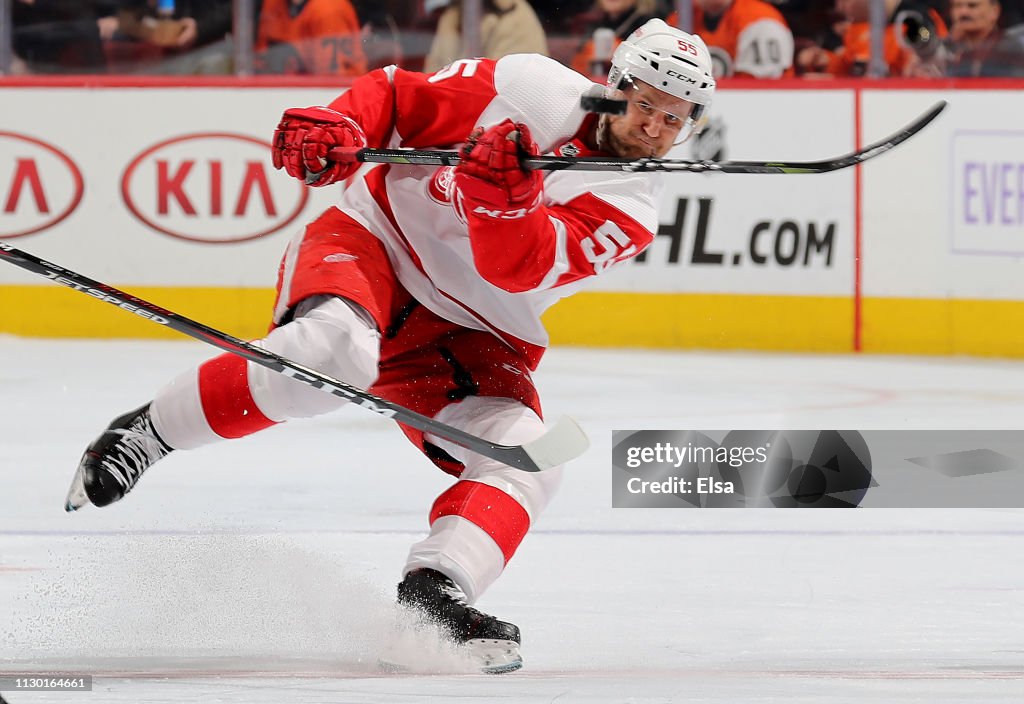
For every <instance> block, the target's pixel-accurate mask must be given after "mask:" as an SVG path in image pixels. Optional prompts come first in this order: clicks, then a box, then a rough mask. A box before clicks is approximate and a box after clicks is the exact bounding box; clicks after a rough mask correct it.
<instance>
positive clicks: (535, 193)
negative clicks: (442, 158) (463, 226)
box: [455, 120, 544, 220]
mask: <svg viewBox="0 0 1024 704" xmlns="http://www.w3.org/2000/svg"><path fill="white" fill-rule="evenodd" d="M538 153H540V150H539V149H538V148H537V143H536V142H534V141H533V137H531V136H530V129H529V128H528V127H527V126H526V125H524V124H523V123H521V122H519V123H513V122H512V121H511V120H505V121H504V122H502V123H501V124H498V125H494V126H493V127H491V128H489V129H487V130H484V129H483V128H477V129H476V130H474V131H473V133H472V134H471V135H469V138H468V139H467V140H466V144H465V145H464V146H463V147H462V150H461V154H460V157H461V159H460V161H459V165H458V166H456V167H455V187H456V188H457V189H458V192H459V194H460V197H461V200H462V203H461V204H460V205H461V207H462V210H463V214H464V215H466V216H469V215H477V216H484V217H491V218H498V219H503V220H508V219H515V218H521V217H524V216H525V215H526V214H527V213H529V212H530V211H531V210H533V209H534V208H535V207H536V206H537V204H538V202H539V199H540V193H541V189H542V186H543V183H544V179H543V177H542V176H541V175H540V173H538V172H537V171H531V170H527V169H524V168H523V167H522V166H520V159H522V158H524V157H529V156H536V155H537V154H538Z"/></svg>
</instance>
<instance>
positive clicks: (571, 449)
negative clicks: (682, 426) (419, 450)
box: [0, 241, 589, 472]
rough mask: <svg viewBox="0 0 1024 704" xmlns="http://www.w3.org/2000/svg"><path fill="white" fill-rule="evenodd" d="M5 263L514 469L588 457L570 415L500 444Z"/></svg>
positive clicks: (67, 277)
mask: <svg viewBox="0 0 1024 704" xmlns="http://www.w3.org/2000/svg"><path fill="white" fill-rule="evenodd" d="M0 259H2V260H4V261H7V262H10V263H11V264H14V265H15V266H18V267H21V268H22V269H25V270H26V271H30V272H32V273H33V274H38V275H40V276H42V277H44V278H46V279H49V280H51V281H53V282H54V283H58V284H61V285H63V286H67V287H68V288H73V289H74V290H76V291H80V292H82V293H84V294H86V295H88V296H92V297H93V298H96V299H97V300H100V301H103V302H104V303H110V304H112V305H115V306H117V307H118V308H121V309H122V310H125V311H127V312H129V313H134V314H135V315H138V316H140V317H142V318H145V319H146V320H150V321H152V322H154V323H157V324H159V325H164V326H166V327H169V328H171V329H172V330H177V331H178V332H180V333H183V334H185V335H188V336H189V337H194V338H195V339H197V340H201V341H202V342H206V343H208V344H211V345H213V346H214V347H219V348H220V349H222V350H225V351H227V352H230V353H232V354H236V355H238V356H239V357H243V358H245V359H247V360H249V361H250V362H253V363H255V364H259V365H260V366H263V367H266V368H267V369H272V370H273V371H275V372H278V373H279V374H284V375H285V376H289V377H291V378H292V379H295V380H296V381H299V382H301V383H303V384H307V385H308V386H312V387H314V388H317V389H320V390H321V391H325V392H327V393H329V394H334V395H335V396H338V397H340V398H344V399H347V400H349V401H351V402H352V403H355V404H356V405H358V406H362V407H363V408H366V409H367V410H370V411H373V412H374V413H377V414H379V415H382V416H386V417H388V418H391V419H393V420H396V421H398V422H400V423H405V424H406V425H409V426H411V427H413V428H416V429H417V430H422V431H423V432H425V433H430V434H432V435H436V436H437V437H440V438H444V439H445V440H448V441H450V442H453V443H455V444H456V445H459V446H461V447H464V448H466V449H467V450H472V451H473V452H475V453H477V454H479V455H483V456H484V457H490V458H491V459H494V460H497V461H498V462H501V463H503V464H507V465H509V466H510V467H515V468H516V469H521V470H523V471H526V472H539V471H542V470H545V469H550V468H552V467H557V466H558V465H561V464H565V463H566V462H568V461H569V460H571V459H574V458H576V457H578V456H579V455H581V454H583V453H584V452H585V451H586V449H587V447H588V445H589V441H588V440H587V436H586V435H585V434H584V432H583V430H582V429H581V428H580V427H579V425H577V423H576V422H575V421H574V420H572V419H571V418H569V417H567V416H566V417H563V418H561V419H560V420H559V421H558V422H557V423H555V425H554V426H553V427H552V428H551V429H550V430H548V432H546V433H545V434H544V435H542V436H541V437H539V438H537V439H536V440H532V441H530V442H528V443H526V444H524V445H499V444H497V443H493V442H490V441H488V440H485V439H483V438H480V437H477V436H475V435H471V434H470V433H467V432H465V431H462V430H459V429H458V428H455V427H452V426H450V425H447V424H445V423H441V422H439V421H436V420H434V419H433V418H428V417H427V416H424V415H421V414H419V413H416V412H415V411H411V410H409V409H408V408H405V407H404V406H400V405H398V404H396V403H392V402H390V401H386V400H385V399H382V398H380V397H378V396H374V395H373V394H371V393H369V392H367V391H363V390H362V389H359V388H357V387H355V386H352V385H351V384H346V383H345V382H344V381H341V380H339V379H335V378H333V377H330V376H327V375H326V374H321V373H320V372H318V371H316V370H314V369H310V368H309V367H306V366H303V365H301V364H299V363H297V362H293V361H291V360H289V359H286V358H285V357H281V356H280V355H277V354H274V353H273V352H269V351H267V350H265V349H262V348H260V347H257V346H256V345H253V344H250V343H248V342H245V341H244V340H240V339H238V338H237V337H232V336H231V335H228V334H227V333H224V332H221V331H219V330H215V329H213V328H211V327H208V326H206V325H203V324H202V323H197V322H196V321H194V320H190V319H189V318H186V317H185V316H183V315H178V314H177V313H174V312H172V311H169V310H167V309H166V308H161V307H160V306H157V305H154V304H153V303H150V302H148V301H144V300H142V299H141V298H138V297H136V296H133V295H131V294H129V293H125V292H124V291H120V290H118V289H116V288H114V287H113V286H108V285H107V284H104V283H100V282H98V281H94V280H92V279H90V278H88V277H86V276H83V275H81V274H78V273H76V272H74V271H71V270H70V269H65V268H64V267H61V266H58V265H56V264H53V263H51V262H48V261H45V260H43V259H40V258H39V257H36V256H34V255H32V254H29V253H28V252H24V251H22V250H20V249H17V248H15V247H12V246H10V245H9V244H6V243H4V242H2V241H0Z"/></svg>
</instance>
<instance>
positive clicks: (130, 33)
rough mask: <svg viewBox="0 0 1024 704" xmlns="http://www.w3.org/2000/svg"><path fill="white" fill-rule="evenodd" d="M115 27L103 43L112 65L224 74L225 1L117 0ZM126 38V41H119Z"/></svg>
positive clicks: (228, 57) (228, 52) (228, 65)
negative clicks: (112, 35) (106, 47)
mask: <svg viewBox="0 0 1024 704" xmlns="http://www.w3.org/2000/svg"><path fill="white" fill-rule="evenodd" d="M120 4H121V8H120V11H119V13H118V19H119V30H118V33H117V35H116V36H115V41H113V42H109V43H108V49H107V51H108V54H109V55H110V60H111V63H112V69H113V70H123V71H129V72H135V71H138V70H139V69H140V68H142V69H144V70H145V71H146V72H150V73H154V72H155V73H174V74H195V73H203V74H205V73H229V72H230V71H231V69H232V49H231V44H230V42H229V39H228V35H229V34H230V32H231V25H232V3H231V0H174V1H168V0H161V1H160V2H158V1H157V0H121V3H120ZM124 39H127V40H128V42H125V41H119V40H124Z"/></svg>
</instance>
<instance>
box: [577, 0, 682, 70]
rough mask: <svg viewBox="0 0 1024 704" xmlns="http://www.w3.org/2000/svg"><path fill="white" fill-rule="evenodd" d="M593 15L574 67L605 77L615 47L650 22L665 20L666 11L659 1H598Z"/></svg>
mask: <svg viewBox="0 0 1024 704" xmlns="http://www.w3.org/2000/svg"><path fill="white" fill-rule="evenodd" d="M591 14H592V15H593V20H592V21H591V22H590V24H589V25H588V26H587V28H586V30H585V32H584V39H583V44H582V46H580V49H579V50H578V51H577V52H576V56H575V57H573V60H572V67H573V68H574V69H576V70H577V71H579V72H580V73H582V74H584V75H588V76H606V75H607V74H608V69H609V68H610V66H611V59H612V52H613V51H615V47H617V46H618V45H619V43H620V42H622V40H623V39H625V38H626V37H628V36H629V35H630V34H632V33H633V31H634V30H635V29H637V28H639V27H640V25H642V24H644V23H645V22H647V21H648V20H651V19H654V18H658V19H664V18H665V14H666V10H665V7H664V5H663V4H662V3H661V2H660V0H597V3H596V4H595V7H594V11H592V13H591Z"/></svg>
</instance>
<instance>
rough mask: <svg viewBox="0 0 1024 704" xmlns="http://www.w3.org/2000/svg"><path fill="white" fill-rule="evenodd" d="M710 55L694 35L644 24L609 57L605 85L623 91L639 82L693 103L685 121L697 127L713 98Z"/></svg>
mask: <svg viewBox="0 0 1024 704" xmlns="http://www.w3.org/2000/svg"><path fill="white" fill-rule="evenodd" d="M711 66H712V65H711V54H710V52H708V48H707V46H706V45H705V44H704V40H703V39H701V38H700V37H698V36H697V35H696V34H689V33H687V32H684V31H683V30H681V29H676V28H675V27H672V26H670V25H668V24H666V23H665V22H664V21H663V20H659V19H653V20H648V21H647V22H645V23H644V24H643V25H642V26H641V27H639V28H638V29H637V30H636V31H635V32H633V33H632V34H630V35H629V36H628V37H627V38H626V39H625V41H623V42H622V43H621V44H619V46H618V47H617V48H616V49H615V53H614V54H612V67H611V70H610V71H609V72H608V85H609V87H611V88H614V89H616V90H623V89H624V88H627V87H628V86H629V84H630V83H631V81H632V79H639V80H641V81H643V82H644V83H647V84H649V85H651V86H652V87H654V88H657V89H658V90H660V91H663V92H665V93H668V94H669V95H672V96H675V97H676V98H681V99H683V100H688V101H690V102H691V103H694V107H693V111H692V112H691V113H690V117H689V121H690V122H691V123H693V124H694V125H698V124H700V122H701V119H702V118H703V117H704V115H705V113H706V112H707V110H708V107H709V106H710V105H711V99H712V97H713V96H714V94H715V77H714V76H713V75H712V73H711V70H712V68H711Z"/></svg>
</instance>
